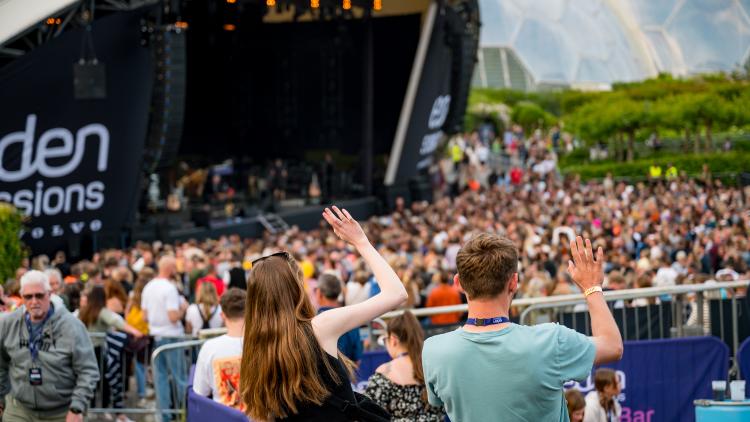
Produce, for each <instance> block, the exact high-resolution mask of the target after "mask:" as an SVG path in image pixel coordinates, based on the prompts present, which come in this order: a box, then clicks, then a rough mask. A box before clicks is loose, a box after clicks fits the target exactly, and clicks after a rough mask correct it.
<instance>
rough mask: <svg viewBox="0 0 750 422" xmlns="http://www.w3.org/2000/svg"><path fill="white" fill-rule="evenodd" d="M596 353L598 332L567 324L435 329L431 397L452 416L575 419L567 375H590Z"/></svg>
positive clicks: (426, 353) (427, 352)
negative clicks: (566, 393) (590, 335)
mask: <svg viewBox="0 0 750 422" xmlns="http://www.w3.org/2000/svg"><path fill="white" fill-rule="evenodd" d="M595 353H596V350H595V347H594V343H593V342H592V341H591V339H590V338H588V337H586V336H584V335H583V334H580V333H578V332H576V331H573V330H571V329H569V328H567V327H564V326H562V325H558V324H540V325H535V326H525V325H516V324H511V325H510V326H508V327H507V328H504V329H502V330H500V331H491V332H484V333H469V332H466V331H464V330H463V328H459V329H457V330H455V331H452V332H450V333H446V334H442V335H438V336H434V337H430V338H429V339H427V340H426V341H425V344H424V350H423V352H422V362H423V365H424V376H425V383H426V384H427V393H428V398H429V401H430V404H433V405H436V406H437V405H444V406H445V410H446V412H447V413H448V416H449V417H450V419H451V420H452V421H461V422H485V421H527V422H537V421H568V420H569V416H568V409H567V407H566V405H565V396H564V392H563V383H565V382H566V381H569V380H583V379H585V378H586V377H587V376H588V375H589V374H590V373H591V368H592V366H593V364H594V355H595Z"/></svg>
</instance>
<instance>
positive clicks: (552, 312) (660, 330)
mask: <svg viewBox="0 0 750 422" xmlns="http://www.w3.org/2000/svg"><path fill="white" fill-rule="evenodd" d="M748 283H750V280H739V281H731V282H716V283H711V284H705V283H704V284H686V285H679V286H670V287H649V288H643V289H627V290H617V291H606V292H604V300H606V301H607V302H608V304H609V305H610V309H611V310H612V313H613V316H614V317H615V321H616V322H617V324H618V326H619V328H620V331H621V333H622V336H623V340H649V339H659V338H675V337H686V336H696V335H713V336H715V337H719V338H720V339H721V340H722V341H723V342H724V343H726V344H727V346H728V347H729V349H730V350H731V351H732V361H733V365H732V369H731V371H732V373H734V372H736V371H737V370H738V366H737V362H736V360H735V359H734V356H735V355H736V352H737V348H738V347H739V346H740V344H741V342H742V340H743V339H744V338H746V337H749V336H750V306H746V305H744V304H742V303H740V302H744V301H746V299H745V297H743V296H739V295H738V294H737V293H738V290H743V289H747V288H748ZM716 296H718V297H716ZM722 296H726V297H725V298H722ZM642 298H643V299H649V298H658V299H659V300H658V301H655V302H656V303H654V304H650V305H648V306H635V307H632V306H628V305H627V303H626V302H628V301H630V300H634V299H642ZM511 308H513V311H515V312H512V313H513V314H515V315H517V319H516V321H517V322H518V323H519V324H523V325H533V324H535V323H539V322H558V323H561V324H563V325H565V326H567V327H569V328H572V329H574V330H576V331H579V332H581V333H584V334H587V335H590V334H591V321H590V317H589V314H588V309H587V308H586V299H585V298H584V297H583V295H582V294H572V295H560V296H547V297H538V298H521V299H516V300H514V301H513V302H512V304H511ZM410 311H411V312H412V313H413V314H414V315H415V316H416V317H418V318H420V317H430V316H433V315H440V314H447V313H456V312H460V313H465V312H467V311H468V305H466V304H462V305H453V306H440V307H433V308H421V309H410ZM403 312H404V310H398V311H392V312H388V313H386V314H384V315H383V316H382V317H381V318H382V319H384V320H385V321H387V320H388V318H392V317H395V316H398V315H400V314H402V313H403ZM511 319H514V318H513V317H511ZM377 325H379V326H380V328H376V327H374V325H373V323H370V324H369V325H368V332H369V337H370V344H371V345H375V344H377V343H376V339H377V337H378V335H380V334H382V333H383V331H384V328H382V327H385V323H384V322H379V323H378V324H377ZM457 326H458V325H453V326H442V327H441V326H428V327H427V328H426V330H425V331H426V333H427V334H428V335H429V334H430V333H439V332H441V331H446V330H451V329H453V328H455V327H457Z"/></svg>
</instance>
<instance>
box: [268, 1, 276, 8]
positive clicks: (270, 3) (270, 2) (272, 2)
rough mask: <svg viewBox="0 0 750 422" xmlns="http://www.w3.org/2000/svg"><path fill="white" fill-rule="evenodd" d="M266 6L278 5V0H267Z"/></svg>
mask: <svg viewBox="0 0 750 422" xmlns="http://www.w3.org/2000/svg"><path fill="white" fill-rule="evenodd" d="M266 6H268V7H274V6H276V0H266Z"/></svg>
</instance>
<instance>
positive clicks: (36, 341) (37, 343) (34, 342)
mask: <svg viewBox="0 0 750 422" xmlns="http://www.w3.org/2000/svg"><path fill="white" fill-rule="evenodd" d="M54 312H55V310H54V308H52V307H50V308H49V311H47V316H45V317H44V320H43V321H42V324H41V326H40V327H39V330H38V331H35V330H34V327H33V325H32V324H31V316H30V315H29V313H28V312H26V313H25V314H24V318H25V320H26V328H27V329H28V330H29V352H31V362H32V363H34V362H36V358H37V357H38V356H39V349H40V348H41V345H42V338H43V337H44V334H43V332H44V324H46V323H47V321H48V320H49V319H50V317H52V314H53V313H54Z"/></svg>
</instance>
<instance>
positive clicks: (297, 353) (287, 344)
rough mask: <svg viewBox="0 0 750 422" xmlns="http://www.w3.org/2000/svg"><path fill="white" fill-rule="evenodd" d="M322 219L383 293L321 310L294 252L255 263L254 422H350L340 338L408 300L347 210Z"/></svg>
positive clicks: (250, 361) (245, 387)
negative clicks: (309, 292) (353, 252)
mask: <svg viewBox="0 0 750 422" xmlns="http://www.w3.org/2000/svg"><path fill="white" fill-rule="evenodd" d="M323 218H324V219H325V220H326V221H327V222H328V223H329V224H330V225H331V226H332V227H333V231H334V233H336V235H337V236H338V237H340V238H341V239H343V240H344V241H346V242H347V243H349V244H350V245H352V246H353V247H354V248H355V249H356V250H357V252H359V254H360V255H361V256H362V258H363V259H364V260H365V262H366V263H367V264H368V265H369V266H370V268H371V269H372V272H373V273H374V274H375V278H376V279H377V280H378V283H379V285H380V289H381V291H380V293H379V294H377V295H375V296H374V297H372V298H370V299H368V300H366V301H364V302H362V303H359V304H356V305H352V306H345V307H341V308H335V309H331V310H329V311H326V312H323V313H321V314H320V315H316V313H315V309H314V308H313V306H312V304H311V302H310V299H309V297H308V295H307V294H306V292H305V289H304V286H303V284H302V281H303V280H302V271H301V269H300V267H299V266H298V265H297V263H296V261H295V260H294V259H293V258H292V257H291V255H289V254H288V253H286V252H279V253H275V254H273V255H269V256H266V257H263V258H260V259H259V260H256V261H255V262H254V264H253V269H252V271H251V272H250V276H249V278H248V282H247V306H246V309H245V335H244V345H243V355H242V364H241V371H240V393H241V398H242V401H243V403H244V405H245V407H246V409H247V413H248V415H249V416H250V418H251V419H253V420H255V421H271V420H274V421H278V420H287V421H311V420H325V421H331V422H336V421H348V420H350V418H349V417H348V416H347V415H345V414H344V411H345V410H344V408H343V407H339V406H338V405H339V404H341V403H342V402H344V403H356V398H355V395H354V393H353V391H352V388H351V384H350V383H349V379H348V374H347V370H346V369H345V367H344V364H343V363H342V361H341V360H340V359H339V358H338V356H339V353H338V350H337V346H336V343H337V341H338V338H339V337H340V336H341V335H342V334H344V333H346V332H348V331H349V330H352V329H353V328H356V327H359V326H361V325H363V324H365V323H367V322H368V321H370V320H372V319H373V318H376V317H378V316H380V315H382V314H383V313H385V312H387V311H390V310H392V309H395V308H396V307H398V306H399V305H400V304H401V303H402V302H403V301H405V300H406V290H405V289H404V287H403V284H402V283H401V281H400V280H399V279H398V277H397V276H396V273H395V272H394V271H393V269H391V267H390V266H388V264H387V263H386V261H385V259H383V257H382V256H380V254H379V253H378V252H377V250H376V249H375V248H374V247H373V246H372V245H371V244H370V242H369V240H368V239H367V236H366V235H365V233H364V231H363V230H362V228H361V227H360V225H359V224H358V223H357V221H356V220H354V218H352V216H351V215H350V214H349V213H348V212H347V211H346V210H340V209H338V208H337V207H333V211H331V210H330V209H328V208H326V210H325V212H324V213H323Z"/></svg>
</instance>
